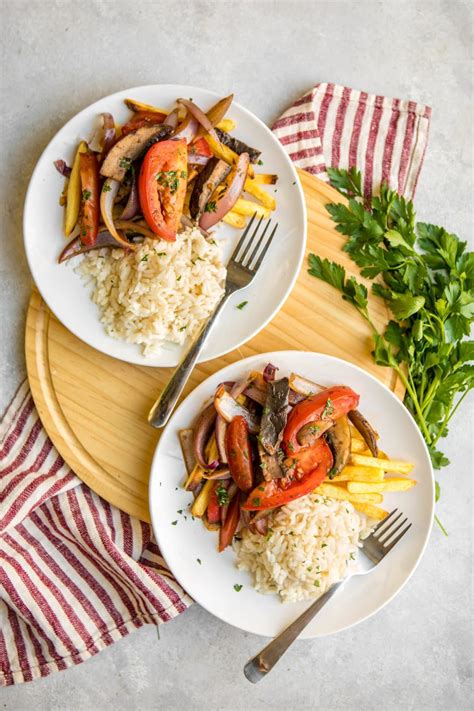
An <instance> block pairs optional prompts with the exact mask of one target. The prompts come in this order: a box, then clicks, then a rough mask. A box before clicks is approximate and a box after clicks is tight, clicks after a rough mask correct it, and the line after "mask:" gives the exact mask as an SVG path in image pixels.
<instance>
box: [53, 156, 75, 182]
mask: <svg viewBox="0 0 474 711" xmlns="http://www.w3.org/2000/svg"><path fill="white" fill-rule="evenodd" d="M54 167H55V168H56V170H57V171H58V173H61V175H64V177H65V178H69V176H70V175H71V172H72V168H70V167H69V166H68V164H67V163H66V161H65V160H55V161H54Z"/></svg>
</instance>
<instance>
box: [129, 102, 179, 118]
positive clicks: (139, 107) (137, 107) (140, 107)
mask: <svg viewBox="0 0 474 711" xmlns="http://www.w3.org/2000/svg"><path fill="white" fill-rule="evenodd" d="M124 103H125V105H126V106H127V108H128V109H130V111H149V112H150V113H153V114H165V116H168V114H169V111H167V110H166V109H159V108H158V107H157V106H152V105H151V104H144V103H142V102H141V101H135V99H124Z"/></svg>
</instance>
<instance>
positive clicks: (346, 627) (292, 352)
mask: <svg viewBox="0 0 474 711" xmlns="http://www.w3.org/2000/svg"><path fill="white" fill-rule="evenodd" d="M295 354H304V355H306V356H307V355H312V356H317V357H322V358H326V359H329V360H330V361H333V362H336V363H343V364H345V365H349V366H350V367H352V368H354V369H355V370H356V371H359V372H361V373H362V374H363V375H364V376H367V377H368V378H369V379H370V380H372V381H374V382H375V383H376V384H378V385H379V386H381V387H382V388H383V389H384V390H385V391H386V392H387V393H388V394H389V395H390V397H392V398H393V399H394V400H395V401H396V402H397V403H398V405H399V406H400V407H402V408H403V410H404V411H405V412H406V414H407V415H408V418H409V420H410V421H411V424H412V426H413V427H414V429H415V431H416V433H417V436H418V439H419V440H420V442H421V444H422V448H423V450H424V453H425V456H426V460H427V463H428V470H429V473H430V484H431V491H432V496H431V502H430V511H429V524H428V526H427V528H426V531H425V533H424V538H423V542H422V546H421V549H420V552H419V554H418V557H417V559H416V561H415V563H414V565H413V567H412V569H411V570H410V572H409V573H408V575H407V576H406V578H405V579H404V581H403V582H402V584H401V585H400V586H399V587H398V589H397V590H395V591H394V592H393V593H392V594H391V595H390V596H389V597H388V598H387V599H386V600H385V601H384V602H383V603H382V604H381V605H379V606H378V607H376V608H375V609H374V610H372V612H369V613H368V614H367V615H365V616H364V617H361V618H360V619H359V620H357V621H356V622H352V623H350V624H347V625H344V626H342V627H338V628H337V629H336V630H333V631H331V632H323V633H320V634H311V635H304V632H303V635H302V636H300V639H305V640H310V639H317V638H322V637H329V636H331V635H334V634H338V633H340V632H344V631H345V630H349V629H351V628H353V627H356V626H357V625H359V624H361V623H362V622H365V621H366V620H368V619H370V618H371V617H373V616H374V615H376V614H377V613H378V612H380V611H381V610H382V609H383V608H385V607H386V606H387V605H388V604H389V603H390V602H391V601H392V600H393V599H394V598H395V597H396V596H397V595H399V594H400V593H401V591H402V590H403V588H404V587H405V586H406V585H407V583H408V582H409V580H410V579H411V577H412V576H413V574H414V573H415V571H416V570H417V568H418V566H419V565H420V562H421V560H422V558H423V556H424V554H425V551H426V547H427V545H428V541H429V539H430V535H431V531H432V529H433V522H434V510H435V478H434V470H433V465H432V462H431V457H430V455H429V450H428V447H427V445H426V442H425V440H424V439H423V436H422V434H421V432H420V429H419V427H418V425H417V424H416V422H415V420H414V418H413V415H412V414H411V412H409V410H408V409H407V408H406V407H405V406H404V405H403V402H402V401H401V400H400V399H399V398H398V397H397V396H396V395H395V393H393V392H392V391H391V390H390V388H389V387H387V386H386V385H385V383H382V382H381V381H380V380H378V378H376V377H375V376H374V375H372V374H371V373H368V372H367V371H366V370H364V369H363V368H361V367H360V366H358V365H356V364H355V363H351V362H350V361H347V360H345V359H344V358H339V357H337V356H332V355H328V354H326V353H318V352H316V351H299V350H283V351H269V352H265V353H256V354H255V355H252V356H248V357H247V358H242V359H240V360H237V361H234V362H233V363H230V364H229V365H226V366H225V367H224V368H220V369H219V370H216V371H215V372H214V373H211V374H210V375H209V376H208V377H207V378H206V379H205V380H203V381H202V382H201V383H199V385H197V386H196V387H195V388H194V389H193V390H192V391H191V392H190V393H189V394H188V395H187V396H186V398H185V399H184V400H183V401H182V402H181V403H180V405H179V406H178V407H177V408H176V410H175V411H174V412H173V415H172V417H171V419H170V420H169V421H168V423H167V424H166V426H165V427H164V428H163V432H162V436H161V437H160V439H159V441H158V442H157V444H156V448H155V451H154V453H153V459H152V462H151V468H150V479H149V482H148V500H149V502H152V501H153V497H152V491H154V488H155V481H156V479H157V476H158V474H157V460H158V456H159V450H160V444H161V441H162V437H163V435H164V434H165V432H166V431H167V430H168V428H171V426H172V424H173V421H174V420H175V418H176V417H177V416H178V414H179V413H180V412H181V411H182V410H184V409H185V406H186V403H187V401H188V399H189V398H190V397H191V395H193V394H194V393H196V391H198V390H199V391H201V390H205V388H206V385H207V383H208V381H209V380H210V379H211V378H214V377H215V376H217V375H220V374H223V373H224V372H226V371H229V370H231V369H232V368H234V367H240V366H243V365H244V364H246V363H251V362H252V361H255V360H257V359H268V360H269V362H271V360H272V358H273V359H276V358H278V357H282V356H283V357H285V356H287V355H295ZM150 521H151V526H152V530H153V534H154V536H155V538H156V542H157V544H158V547H159V549H160V552H161V555H162V556H163V559H164V561H165V563H166V565H167V566H168V568H169V570H170V572H171V573H172V575H173V576H174V577H175V579H176V580H177V582H178V583H179V585H181V587H182V588H183V590H184V591H185V592H186V593H187V594H188V595H190V596H191V593H189V592H188V590H187V589H186V587H185V586H184V585H183V583H182V581H181V580H180V578H179V577H178V576H177V575H176V574H175V572H174V571H173V569H172V567H171V566H170V564H169V562H168V560H167V559H166V556H165V554H164V552H163V550H162V547H161V545H160V536H159V535H158V531H157V527H156V526H155V516H154V510H153V506H151V505H150ZM193 600H194V601H195V602H196V603H197V604H198V605H200V606H201V607H202V608H204V609H205V610H206V611H207V612H208V613H209V614H210V615H212V616H213V617H216V618H217V619H219V620H221V622H224V623H225V624H229V625H231V626H232V627H235V628H236V629H239V630H242V631H244V632H249V633H250V634H253V635H256V636H259V637H268V635H262V634H261V633H259V632H254V631H253V630H252V629H249V628H248V627H242V626H240V625H238V624H236V623H234V622H229V621H228V620H223V619H222V618H221V617H219V616H218V615H216V614H215V613H214V612H213V611H212V610H210V609H209V607H208V606H207V605H206V604H204V603H203V602H201V601H200V600H198V599H197V597H193ZM310 604H311V601H309V602H308V606H309V605H310ZM269 638H270V637H269Z"/></svg>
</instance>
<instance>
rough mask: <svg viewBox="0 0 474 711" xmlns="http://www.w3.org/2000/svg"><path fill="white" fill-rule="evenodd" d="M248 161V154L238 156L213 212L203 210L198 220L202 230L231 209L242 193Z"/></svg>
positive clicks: (220, 218) (206, 228) (217, 220)
mask: <svg viewBox="0 0 474 711" xmlns="http://www.w3.org/2000/svg"><path fill="white" fill-rule="evenodd" d="M249 163H250V161H249V154H248V153H242V155H240V156H239V160H238V162H237V166H236V168H235V174H234V178H233V180H232V182H231V184H230V185H229V187H228V188H227V190H226V192H225V193H224V195H223V197H221V199H220V200H218V202H217V206H216V210H215V212H204V213H203V215H202V217H201V219H200V220H199V226H200V227H202V228H203V229H204V230H208V229H209V228H210V227H212V226H213V225H215V224H216V223H217V222H219V221H220V220H222V218H223V217H225V215H227V213H228V212H230V210H232V208H233V207H234V205H235V203H236V202H237V200H238V199H239V197H240V195H241V194H242V190H243V189H244V185H245V180H246V178H247V173H248V170H249Z"/></svg>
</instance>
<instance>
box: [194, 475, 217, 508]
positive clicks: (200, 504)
mask: <svg viewBox="0 0 474 711" xmlns="http://www.w3.org/2000/svg"><path fill="white" fill-rule="evenodd" d="M214 484H215V481H213V480H212V479H208V480H207V481H206V483H205V484H204V486H203V487H202V489H201V491H200V492H199V494H198V495H197V497H196V499H195V501H194V504H193V505H192V507H191V514H192V515H193V516H196V518H202V517H203V516H204V514H205V512H206V509H207V505H208V503H209V499H210V498H211V492H212V487H213V486H214Z"/></svg>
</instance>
